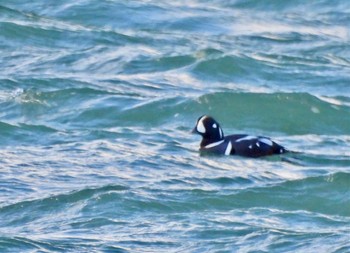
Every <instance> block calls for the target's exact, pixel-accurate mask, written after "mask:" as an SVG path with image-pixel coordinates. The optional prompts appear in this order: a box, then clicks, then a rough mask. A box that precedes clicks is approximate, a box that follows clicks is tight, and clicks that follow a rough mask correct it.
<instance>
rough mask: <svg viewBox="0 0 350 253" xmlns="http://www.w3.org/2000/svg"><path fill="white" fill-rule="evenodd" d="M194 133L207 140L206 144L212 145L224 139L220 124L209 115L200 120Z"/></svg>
mask: <svg viewBox="0 0 350 253" xmlns="http://www.w3.org/2000/svg"><path fill="white" fill-rule="evenodd" d="M192 132H193V133H197V134H199V135H201V136H202V137H203V140H206V143H212V142H216V141H220V140H223V139H224V133H223V131H222V129H221V127H220V125H219V123H218V122H217V121H216V120H215V119H213V118H212V117H210V116H208V115H203V116H201V117H199V118H198V120H197V124H196V126H195V128H194V129H193V130H192Z"/></svg>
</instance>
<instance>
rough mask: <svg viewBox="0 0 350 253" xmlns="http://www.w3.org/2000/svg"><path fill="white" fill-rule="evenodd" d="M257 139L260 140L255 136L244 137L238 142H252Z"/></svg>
mask: <svg viewBox="0 0 350 253" xmlns="http://www.w3.org/2000/svg"><path fill="white" fill-rule="evenodd" d="M255 139H258V137H256V136H253V135H247V136H244V137H242V138H239V139H237V140H236V142H241V141H250V140H255Z"/></svg>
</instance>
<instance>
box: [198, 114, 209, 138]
mask: <svg viewBox="0 0 350 253" xmlns="http://www.w3.org/2000/svg"><path fill="white" fill-rule="evenodd" d="M206 118H207V117H206V116H205V117H202V118H201V119H200V120H199V121H198V123H197V131H198V132H199V133H202V134H204V133H205V132H206V130H205V127H204V123H203V120H205V119H206Z"/></svg>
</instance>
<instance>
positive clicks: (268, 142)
mask: <svg viewBox="0 0 350 253" xmlns="http://www.w3.org/2000/svg"><path fill="white" fill-rule="evenodd" d="M258 140H259V142H262V143H264V144H266V145H268V146H273V142H272V141H271V140H270V139H268V138H266V137H259V138H258Z"/></svg>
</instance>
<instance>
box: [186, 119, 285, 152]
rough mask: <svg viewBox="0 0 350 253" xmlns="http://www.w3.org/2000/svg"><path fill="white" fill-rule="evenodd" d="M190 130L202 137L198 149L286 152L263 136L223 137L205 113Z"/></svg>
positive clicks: (209, 150) (238, 135) (215, 122)
mask: <svg viewBox="0 0 350 253" xmlns="http://www.w3.org/2000/svg"><path fill="white" fill-rule="evenodd" d="M192 132H194V133H198V134H200V135H201V136H202V138H203V139H202V142H201V144H200V149H199V150H200V151H208V152H209V153H213V154H225V155H240V156H246V157H260V156H267V155H274V154H283V153H286V152H288V151H287V150H286V149H285V148H284V147H282V146H281V145H279V144H277V143H276V142H274V141H272V140H271V139H270V138H268V137H264V136H251V135H246V134H234V135H229V136H226V137H225V136H224V133H223V131H222V129H221V127H220V125H219V123H218V122H217V121H216V120H214V119H213V118H212V117H210V116H207V115H203V116H201V117H199V119H198V120H197V124H196V126H195V128H194V129H193V131H192Z"/></svg>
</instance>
